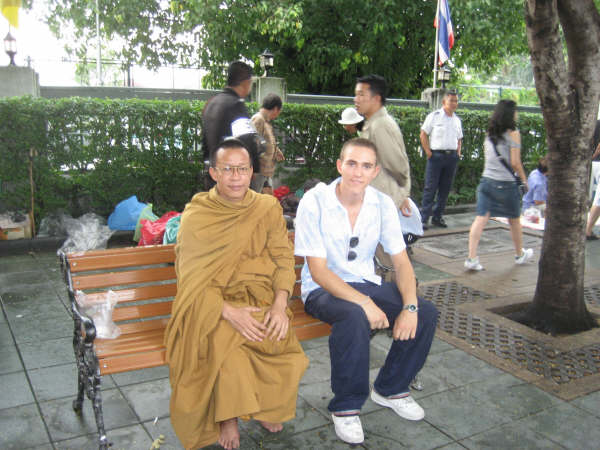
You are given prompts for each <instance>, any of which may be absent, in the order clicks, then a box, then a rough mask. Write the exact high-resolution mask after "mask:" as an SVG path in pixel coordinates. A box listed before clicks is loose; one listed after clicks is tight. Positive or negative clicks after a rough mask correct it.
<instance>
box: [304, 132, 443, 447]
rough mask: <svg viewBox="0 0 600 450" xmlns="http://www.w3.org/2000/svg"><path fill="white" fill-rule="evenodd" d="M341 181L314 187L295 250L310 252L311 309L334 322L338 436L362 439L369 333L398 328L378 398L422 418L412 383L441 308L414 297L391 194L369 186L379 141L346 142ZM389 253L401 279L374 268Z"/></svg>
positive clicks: (332, 407) (307, 285)
mask: <svg viewBox="0 0 600 450" xmlns="http://www.w3.org/2000/svg"><path fill="white" fill-rule="evenodd" d="M337 170H338V172H339V173H340V175H341V178H338V179H336V180H335V181H333V182H332V183H331V184H329V185H325V184H324V183H320V184H318V185H317V186H315V187H314V188H313V189H311V190H310V191H308V192H307V193H306V194H305V195H304V197H303V198H302V200H301V201H300V205H299V207H298V212H297V215H296V237H295V240H296V242H295V253H296V255H299V256H303V257H304V258H305V264H304V267H303V268H302V300H303V301H304V303H305V305H304V309H305V311H306V312H307V313H308V314H310V315H312V316H314V317H317V318H319V319H320V320H323V321H324V322H327V323H329V324H331V325H332V329H331V335H330V337H329V353H330V358H331V388H332V391H333V395H334V396H333V399H332V400H331V401H330V402H329V405H328V409H329V411H331V413H332V419H333V422H334V425H335V431H336V434H337V435H338V437H339V438H340V439H341V440H343V441H345V442H348V443H351V444H357V443H360V442H363V440H364V433H363V430H362V424H361V422H360V418H359V414H360V410H361V408H362V406H363V404H364V402H365V401H366V399H367V397H368V396H369V335H370V331H371V329H380V328H388V327H390V326H391V327H392V329H393V338H394V341H393V343H392V346H391V348H390V351H389V353H388V356H387V358H386V361H385V364H384V365H383V367H382V368H381V369H380V371H379V375H378V376H377V379H376V380H375V383H374V388H373V390H372V391H371V399H372V400H373V401H374V402H375V403H377V404H379V405H382V406H386V407H389V408H391V409H393V410H394V412H396V414H398V415H399V416H400V417H403V418H405V419H408V420H421V419H423V417H424V416H425V413H424V411H423V409H422V408H421V407H420V406H419V405H418V404H417V403H416V402H415V401H414V400H413V399H412V397H411V396H410V391H409V384H410V382H411V380H412V379H413V378H414V376H415V374H416V373H417V372H418V371H419V370H420V369H421V367H422V366H423V364H424V363H425V360H426V358H427V355H428V353H429V349H430V347H431V342H432V340H433V336H434V333H435V326H436V321H437V310H436V309H435V306H434V305H433V304H432V303H430V302H428V301H425V300H423V299H421V298H419V299H418V298H417V293H416V283H415V275H414V271H413V268H412V265H411V263H410V261H409V259H408V256H407V253H406V250H405V244H404V240H403V239H402V229H401V226H400V221H399V218H398V212H397V209H396V206H395V205H394V202H393V201H392V199H391V198H390V197H388V196H387V195H385V194H383V193H381V192H379V191H378V190H376V189H375V188H373V187H371V186H369V183H370V182H371V181H372V180H373V178H374V177H375V176H376V175H377V173H378V172H379V170H380V168H379V166H378V164H377V153H376V147H375V145H374V144H373V143H372V142H371V141H369V140H367V139H363V138H357V139H352V140H350V141H348V142H346V143H345V144H344V146H343V148H342V151H341V153H340V159H338V161H337ZM379 243H381V244H382V245H383V247H384V250H385V251H386V252H387V253H389V254H390V255H391V258H392V262H393V266H394V269H395V276H396V279H395V282H394V283H382V282H381V278H380V277H379V276H377V275H376V274H375V269H374V264H373V256H374V254H375V249H376V247H377V245H378V244H379Z"/></svg>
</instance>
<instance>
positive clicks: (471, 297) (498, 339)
mask: <svg viewBox="0 0 600 450" xmlns="http://www.w3.org/2000/svg"><path fill="white" fill-rule="evenodd" d="M422 291H423V296H424V297H425V298H427V299H429V300H431V301H433V303H434V304H435V305H436V307H437V308H438V311H439V320H438V327H439V328H440V329H441V330H443V331H445V332H447V333H449V334H450V335H452V336H454V337H456V338H459V339H462V340H464V341H465V342H467V343H469V344H470V345H472V346H474V347H477V348H481V349H485V350H487V351H489V352H491V353H493V354H495V355H496V356H498V357H500V358H502V359H504V360H507V361H510V362H511V363H513V364H515V365H517V366H519V367H520V368H522V369H526V370H528V371H530V372H533V373H535V374H537V375H539V376H542V377H544V378H546V379H552V380H554V381H555V382H556V383H559V384H564V383H568V382H570V381H572V380H575V379H579V378H583V377H585V376H588V375H593V374H596V373H599V372H600V344H592V345H589V346H586V347H581V348H578V349H574V350H571V351H567V352H563V351H560V350H558V349H556V348H554V347H553V346H552V345H549V344H547V343H544V342H541V341H537V340H536V339H534V338H530V337H527V336H523V335H522V334H520V333H518V332H516V331H513V330H511V329H509V328H506V327H503V326H501V325H500V324H498V323H495V322H494V321H493V320H490V319H488V318H487V317H477V315H475V314H471V313H467V312H463V311H461V310H460V308H457V306H459V305H461V304H464V303H474V302H481V301H486V300H489V299H492V298H496V296H494V295H491V294H488V293H485V292H483V291H479V290H476V289H472V288H470V287H467V286H463V285H461V284H460V283H457V282H456V281H451V282H445V283H439V284H435V285H430V286H426V287H422ZM585 295H586V300H587V301H588V302H590V303H596V304H600V303H599V299H600V286H595V287H593V288H589V289H586V292H585Z"/></svg>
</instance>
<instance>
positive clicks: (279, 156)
mask: <svg viewBox="0 0 600 450" xmlns="http://www.w3.org/2000/svg"><path fill="white" fill-rule="evenodd" d="M275 161H277V162H281V161H285V156H284V155H283V152H282V151H281V150H279V149H277V151H276V152H275Z"/></svg>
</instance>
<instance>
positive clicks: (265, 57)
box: [258, 50, 274, 77]
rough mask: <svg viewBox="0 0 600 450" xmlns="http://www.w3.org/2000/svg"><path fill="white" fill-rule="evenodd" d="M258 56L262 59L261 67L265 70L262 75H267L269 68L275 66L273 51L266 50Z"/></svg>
mask: <svg viewBox="0 0 600 450" xmlns="http://www.w3.org/2000/svg"><path fill="white" fill-rule="evenodd" d="M258 58H259V59H260V67H261V69H262V70H264V73H263V75H262V76H263V77H266V76H268V75H269V73H268V72H269V69H271V68H273V60H274V58H273V53H271V52H269V50H265V51H264V52H262V53H261V54H260V55H258Z"/></svg>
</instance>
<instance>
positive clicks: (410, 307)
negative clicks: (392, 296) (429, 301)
mask: <svg viewBox="0 0 600 450" xmlns="http://www.w3.org/2000/svg"><path fill="white" fill-rule="evenodd" d="M402 309H406V310H407V311H409V312H417V311H418V310H419V307H418V306H417V305H406V306H405V307H404V308H402Z"/></svg>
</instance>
